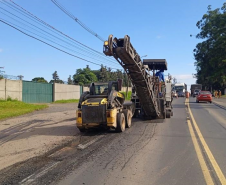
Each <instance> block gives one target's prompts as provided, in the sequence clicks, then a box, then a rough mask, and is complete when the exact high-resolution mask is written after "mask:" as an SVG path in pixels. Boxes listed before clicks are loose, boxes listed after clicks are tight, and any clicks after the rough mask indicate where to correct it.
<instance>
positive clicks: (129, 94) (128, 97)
mask: <svg viewBox="0 0 226 185" xmlns="http://www.w3.org/2000/svg"><path fill="white" fill-rule="evenodd" d="M121 93H122V94H124V96H125V97H126V92H121ZM131 94H132V92H131V91H128V95H127V98H126V100H130V99H131Z"/></svg>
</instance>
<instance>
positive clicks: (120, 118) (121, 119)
mask: <svg viewBox="0 0 226 185" xmlns="http://www.w3.org/2000/svg"><path fill="white" fill-rule="evenodd" d="M125 129H126V120H125V116H124V114H123V113H122V112H119V113H118V114H117V127H116V132H124V131H125Z"/></svg>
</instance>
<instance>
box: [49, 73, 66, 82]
mask: <svg viewBox="0 0 226 185" xmlns="http://www.w3.org/2000/svg"><path fill="white" fill-rule="evenodd" d="M52 76H53V80H50V81H49V83H54V82H55V83H60V84H64V81H63V80H61V79H60V77H59V76H58V74H57V71H55V72H54V73H53V74H52Z"/></svg>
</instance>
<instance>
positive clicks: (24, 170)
mask: <svg viewBox="0 0 226 185" xmlns="http://www.w3.org/2000/svg"><path fill="white" fill-rule="evenodd" d="M189 112H190V114H189ZM191 114H192V115H191ZM225 120H226V111H225V110H223V109H220V108H219V107H217V106H215V105H214V104H209V103H208V104H207V103H195V99H194V98H190V103H189V105H188V104H186V105H185V98H178V99H174V116H173V117H172V118H171V119H165V120H152V121H150V120H146V121H143V120H140V119H133V125H132V127H131V128H129V129H127V130H126V131H125V132H124V133H115V132H103V131H90V132H87V133H84V134H82V135H81V136H80V137H79V138H75V140H73V141H72V142H70V143H68V144H66V145H64V146H61V147H59V148H57V149H54V150H53V151H51V152H49V153H48V154H45V155H43V156H40V157H37V158H33V159H31V160H28V161H25V162H23V163H21V164H17V165H16V166H14V167H13V168H10V169H7V170H6V171H3V172H0V176H2V175H5V178H2V179H1V178H0V184H25V185H26V184H60V185H61V184H62V185H65V184H73V185H74V184H76V185H80V184H81V185H83V184H86V185H102V184H106V185H115V184H120V185H124V184H125V185H127V184H129V185H135V184H142V185H146V184H147V185H152V184H156V185H176V184H178V185H191V184H192V185H193V184H199V185H200V184H201V185H202V184H224V180H225V177H224V176H225V175H226V160H225V159H226V145H225V139H226V121H225ZM192 130H193V131H194V132H193V131H192ZM200 134H201V135H200ZM203 142H206V143H203ZM210 154H211V155H210ZM208 175H209V176H208Z"/></svg>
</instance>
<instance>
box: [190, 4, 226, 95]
mask: <svg viewBox="0 0 226 185" xmlns="http://www.w3.org/2000/svg"><path fill="white" fill-rule="evenodd" d="M196 26H197V27H198V28H199V29H200V33H198V34H197V35H196V38H198V39H203V41H202V42H200V43H198V44H197V45H196V48H195V49H194V50H193V51H194V56H195V60H196V62H195V66H196V71H197V73H196V74H195V76H196V78H197V83H198V84H202V85H203V87H204V88H205V90H211V91H212V90H214V89H215V90H216V89H218V90H220V89H221V90H223V89H225V88H226V3H224V4H223V6H222V7H221V8H217V9H215V10H212V9H211V6H208V10H207V12H206V14H204V15H203V17H202V19H201V20H200V21H198V22H197V24H196Z"/></svg>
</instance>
